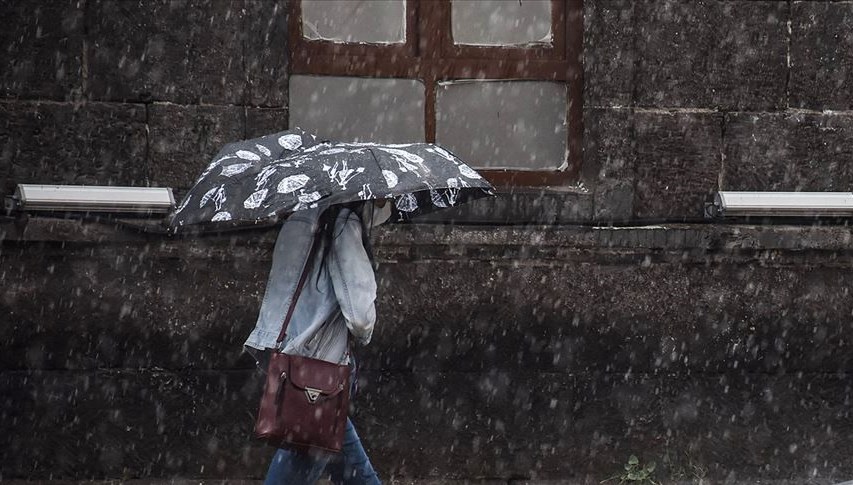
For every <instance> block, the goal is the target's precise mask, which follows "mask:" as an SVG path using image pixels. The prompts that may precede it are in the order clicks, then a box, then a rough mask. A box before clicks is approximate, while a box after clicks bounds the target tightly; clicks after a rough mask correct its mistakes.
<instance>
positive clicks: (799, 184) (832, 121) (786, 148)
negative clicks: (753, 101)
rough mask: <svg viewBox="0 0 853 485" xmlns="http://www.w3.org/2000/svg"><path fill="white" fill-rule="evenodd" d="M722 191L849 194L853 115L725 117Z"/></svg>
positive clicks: (852, 175) (852, 172) (852, 179)
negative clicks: (839, 192) (832, 192)
mask: <svg viewBox="0 0 853 485" xmlns="http://www.w3.org/2000/svg"><path fill="white" fill-rule="evenodd" d="M724 150H725V162H724V170H723V174H724V175H723V181H722V184H721V186H722V188H723V189H725V190H758V191H817V192H825V191H841V192H846V191H850V190H851V188H853V167H851V166H850V163H849V162H850V160H851V159H853V116H848V115H835V114H806V113H795V114H769V113H765V114H745V113H744V114H731V115H728V116H727V117H726V126H725V136H724Z"/></svg>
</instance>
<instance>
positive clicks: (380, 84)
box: [290, 75, 425, 143]
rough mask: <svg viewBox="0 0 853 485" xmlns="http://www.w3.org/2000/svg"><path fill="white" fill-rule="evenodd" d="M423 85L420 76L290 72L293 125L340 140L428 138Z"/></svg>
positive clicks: (405, 140)
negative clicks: (378, 76) (335, 74)
mask: <svg viewBox="0 0 853 485" xmlns="http://www.w3.org/2000/svg"><path fill="white" fill-rule="evenodd" d="M424 95H425V91H424V85H423V83H421V82H420V81H418V80H415V79H375V78H358V77H333V76H297V75H293V76H291V77H290V126H291V127H294V126H298V127H300V128H302V129H305V130H308V131H310V132H313V133H316V134H317V135H318V136H320V137H323V138H328V139H330V140H335V141H344V142H348V141H376V142H382V143H406V142H422V141H424Z"/></svg>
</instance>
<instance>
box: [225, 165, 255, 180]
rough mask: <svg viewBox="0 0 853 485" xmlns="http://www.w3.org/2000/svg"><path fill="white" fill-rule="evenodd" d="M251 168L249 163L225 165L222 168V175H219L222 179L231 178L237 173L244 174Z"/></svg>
mask: <svg viewBox="0 0 853 485" xmlns="http://www.w3.org/2000/svg"><path fill="white" fill-rule="evenodd" d="M251 166H252V164H251V163H235V164H233V165H226V166H224V167H222V173H220V174H219V175H222V176H223V177H233V176H234V175H237V174H238V173H243V172H245V171H246V170H247V169H248V168H249V167H251Z"/></svg>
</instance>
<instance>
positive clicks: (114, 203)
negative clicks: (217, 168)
mask: <svg viewBox="0 0 853 485" xmlns="http://www.w3.org/2000/svg"><path fill="white" fill-rule="evenodd" d="M11 199H12V202H11V205H12V207H11V208H12V209H17V210H23V211H50V212H68V211H74V212H122V213H145V214H151V213H168V212H169V211H171V210H172V208H174V207H175V196H174V195H173V194H172V189H170V188H167V187H109V186H99V185H32V184H18V187H17V188H16V189H15V195H14V196H12V197H11Z"/></svg>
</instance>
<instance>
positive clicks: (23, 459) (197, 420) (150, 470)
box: [0, 369, 274, 480]
mask: <svg viewBox="0 0 853 485" xmlns="http://www.w3.org/2000/svg"><path fill="white" fill-rule="evenodd" d="M257 376H258V374H257V373H256V372H254V371H243V372H229V371H224V372H218V371H214V372H207V373H202V372H195V373H187V372H164V371H156V370H142V369H133V370H115V371H96V372H88V373H75V372H72V373H69V372H50V371H47V372H35V373H25V372H11V373H9V372H4V373H0V395H2V396H3V397H2V398H0V426H2V429H3V430H4V431H5V432H4V433H3V434H2V436H0V473H2V474H3V478H4V480H5V479H9V478H27V479H30V480H41V479H48V478H53V479H57V478H64V479H76V480H81V479H92V478H113V479H116V478H122V477H149V478H164V477H176V476H177V477H180V476H184V477H190V476H191V477H196V478H197V479H198V478H202V479H203V478H223V477H247V478H261V477H263V475H264V472H265V471H266V468H267V466H268V464H269V460H270V458H271V457H272V453H273V451H274V450H273V449H272V448H271V447H269V446H266V445H263V444H261V443H259V442H258V441H255V440H254V439H252V436H251V432H252V425H253V420H254V415H255V412H256V410H257V409H256V407H257V403H258V400H259V397H260V389H261V386H262V381H261V380H260V379H259V378H258V377H257Z"/></svg>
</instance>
